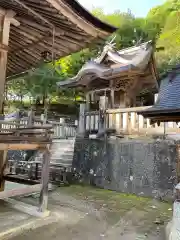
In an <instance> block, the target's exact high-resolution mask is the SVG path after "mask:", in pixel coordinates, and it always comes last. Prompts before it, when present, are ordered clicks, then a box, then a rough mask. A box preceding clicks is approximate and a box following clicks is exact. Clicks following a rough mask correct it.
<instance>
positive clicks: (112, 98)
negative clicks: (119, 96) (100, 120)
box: [111, 89, 114, 108]
mask: <svg viewBox="0 0 180 240" xmlns="http://www.w3.org/2000/svg"><path fill="white" fill-rule="evenodd" d="M111 108H114V89H111Z"/></svg>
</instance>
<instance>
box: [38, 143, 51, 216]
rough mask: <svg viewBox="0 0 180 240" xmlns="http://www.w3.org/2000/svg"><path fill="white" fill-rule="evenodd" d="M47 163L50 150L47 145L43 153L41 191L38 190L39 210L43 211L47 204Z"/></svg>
mask: <svg viewBox="0 0 180 240" xmlns="http://www.w3.org/2000/svg"><path fill="white" fill-rule="evenodd" d="M49 165H50V152H49V146H47V147H46V150H45V151H44V154H43V163H42V172H41V184H42V186H41V191H40V199H39V201H40V207H39V211H40V212H45V211H46V210H47V205H48V183H49Z"/></svg>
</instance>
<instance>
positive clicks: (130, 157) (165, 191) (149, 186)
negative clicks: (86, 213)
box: [73, 139, 177, 199]
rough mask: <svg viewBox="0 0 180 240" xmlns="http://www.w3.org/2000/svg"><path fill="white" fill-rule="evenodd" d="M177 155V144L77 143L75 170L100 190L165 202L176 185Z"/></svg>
mask: <svg viewBox="0 0 180 240" xmlns="http://www.w3.org/2000/svg"><path fill="white" fill-rule="evenodd" d="M176 155H177V152H176V142H175V141H167V140H160V141H156V140H121V139H107V140H104V139H103V140H98V139H96V140H95V139H76V144H75V155H74V160H73V167H74V168H75V169H76V171H77V172H78V173H80V174H81V176H82V179H83V181H85V182H91V183H92V184H94V185H96V186H98V187H101V188H106V189H111V190H115V191H120V192H125V193H134V194H137V195H142V196H150V197H157V198H162V199H166V198H171V197H172V191H173V186H174V184H176V159H177V156H176Z"/></svg>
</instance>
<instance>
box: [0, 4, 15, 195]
mask: <svg viewBox="0 0 180 240" xmlns="http://www.w3.org/2000/svg"><path fill="white" fill-rule="evenodd" d="M14 16H15V12H13V11H12V10H5V9H2V8H0V45H1V46H4V47H1V49H0V115H1V116H2V115H3V114H4V109H3V106H4V90H5V81H6V65H7V54H8V53H7V49H8V45H9V33H10V25H11V24H13V25H15V26H18V25H19V22H18V21H16V20H15V19H14ZM5 159H6V153H5V152H4V151H0V172H1V176H0V191H3V190H4V180H3V176H2V175H3V171H4V170H5V169H4V165H5V164H6V160H5ZM4 161H5V162H4Z"/></svg>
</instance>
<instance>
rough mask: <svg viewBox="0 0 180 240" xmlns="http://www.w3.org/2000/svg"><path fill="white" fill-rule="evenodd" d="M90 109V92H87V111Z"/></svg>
mask: <svg viewBox="0 0 180 240" xmlns="http://www.w3.org/2000/svg"><path fill="white" fill-rule="evenodd" d="M89 110H90V94H89V93H87V94H86V111H89Z"/></svg>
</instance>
